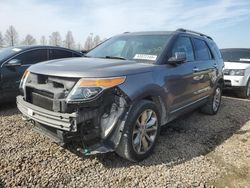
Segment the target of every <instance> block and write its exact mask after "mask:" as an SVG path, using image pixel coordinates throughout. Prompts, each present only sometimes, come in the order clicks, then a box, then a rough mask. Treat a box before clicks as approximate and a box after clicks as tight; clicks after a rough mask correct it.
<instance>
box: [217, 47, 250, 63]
mask: <svg viewBox="0 0 250 188" xmlns="http://www.w3.org/2000/svg"><path fill="white" fill-rule="evenodd" d="M221 54H222V58H223V60H224V61H227V62H231V61H233V62H244V63H250V49H223V50H221Z"/></svg>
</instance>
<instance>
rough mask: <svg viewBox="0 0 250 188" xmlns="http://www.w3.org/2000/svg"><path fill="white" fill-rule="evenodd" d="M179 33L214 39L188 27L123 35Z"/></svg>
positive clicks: (125, 33)
mask: <svg viewBox="0 0 250 188" xmlns="http://www.w3.org/2000/svg"><path fill="white" fill-rule="evenodd" d="M178 33H185V34H190V35H193V36H200V37H203V38H206V39H210V40H213V39H212V37H210V36H208V35H205V34H203V33H199V32H196V31H192V30H188V29H183V28H180V29H177V30H175V31H142V32H124V33H123V34H122V35H131V36H133V35H172V34H178Z"/></svg>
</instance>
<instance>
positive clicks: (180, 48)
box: [172, 37, 194, 61]
mask: <svg viewBox="0 0 250 188" xmlns="http://www.w3.org/2000/svg"><path fill="white" fill-rule="evenodd" d="M175 52H185V53H186V56H187V61H193V60H194V52H193V47H192V43H191V40H190V38H189V37H179V38H178V39H177V41H176V42H175V44H174V47H173V49H172V56H175Z"/></svg>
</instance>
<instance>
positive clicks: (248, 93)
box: [238, 79, 250, 99]
mask: <svg viewBox="0 0 250 188" xmlns="http://www.w3.org/2000/svg"><path fill="white" fill-rule="evenodd" d="M238 96H239V97H241V98H245V99H249V97H250V79H249V80H248V82H247V85H246V86H245V87H244V88H243V89H242V90H241V91H239V92H238Z"/></svg>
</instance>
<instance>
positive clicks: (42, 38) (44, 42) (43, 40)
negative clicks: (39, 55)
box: [40, 35, 47, 45]
mask: <svg viewBox="0 0 250 188" xmlns="http://www.w3.org/2000/svg"><path fill="white" fill-rule="evenodd" d="M40 44H41V45H47V40H46V37H45V36H44V35H43V36H42V37H41V39H40Z"/></svg>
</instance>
